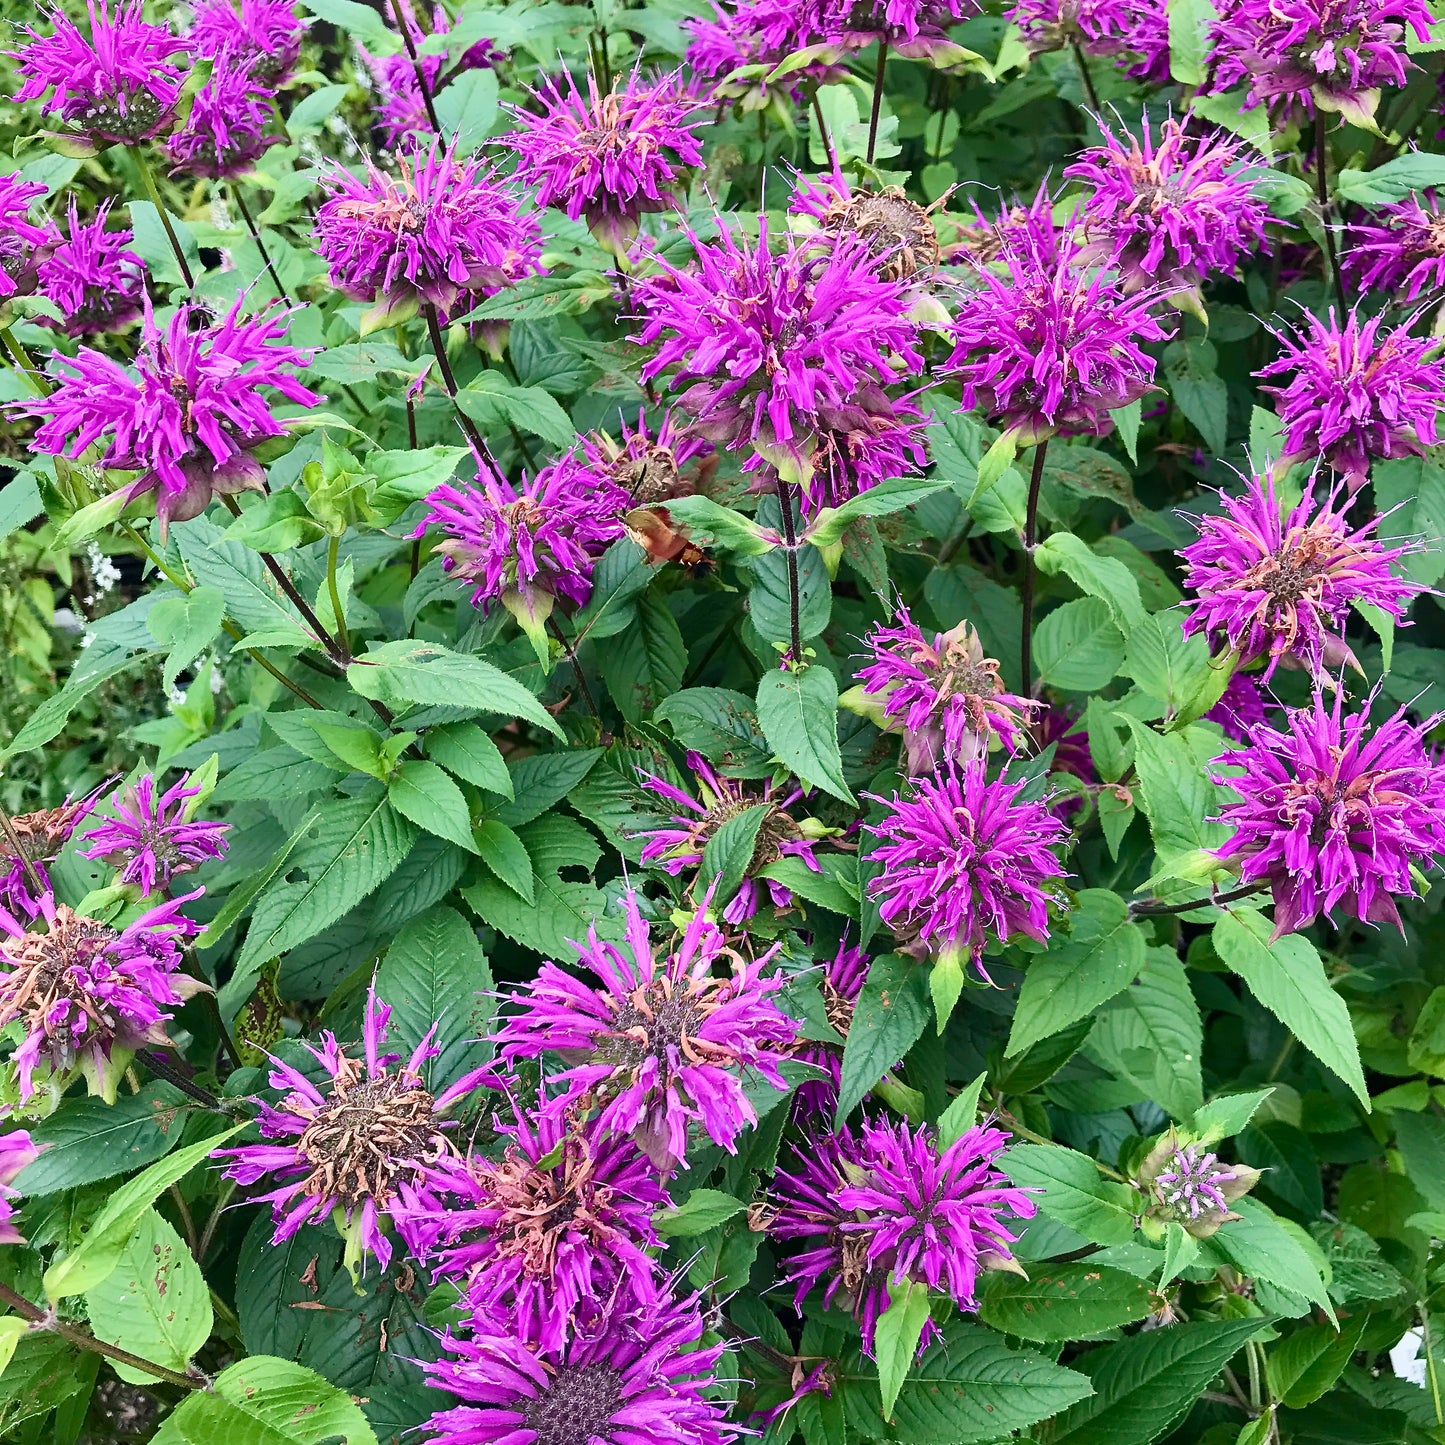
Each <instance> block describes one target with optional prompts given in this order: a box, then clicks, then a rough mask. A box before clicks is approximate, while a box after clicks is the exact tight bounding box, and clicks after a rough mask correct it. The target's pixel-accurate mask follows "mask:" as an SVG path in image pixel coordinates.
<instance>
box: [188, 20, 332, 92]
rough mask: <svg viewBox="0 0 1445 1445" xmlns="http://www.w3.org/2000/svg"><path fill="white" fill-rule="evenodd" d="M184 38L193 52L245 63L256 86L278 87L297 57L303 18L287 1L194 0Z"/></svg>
mask: <svg viewBox="0 0 1445 1445" xmlns="http://www.w3.org/2000/svg"><path fill="white" fill-rule="evenodd" d="M195 15H196V19H195V24H194V25H192V26H191V30H190V34H189V35H187V37H186V39H187V40H188V41H189V43H190V46H191V49H192V50H194V51H195V52H196V54H197V55H200V56H203V57H204V58H205V59H207V60H219V59H220V58H221V57H222V56H223V55H225V56H228V57H230V58H231V59H232V60H233V61H234V62H236V63H238V64H246V63H249V64H250V67H251V74H252V75H253V76H254V77H255V79H256V82H257V83H258V84H260V85H270V86H278V85H280V84H281V83H282V82H283V81H284V80H285V79H286V78H287V77H288V76H289V75H290V73H291V72H292V70H294V69H295V67H296V62H297V60H299V59H300V56H301V37H302V36H303V35H304V34H305V32H306V22H305V21H304V20H301V19H300V18H298V16H297V14H296V8H295V5H294V4H293V3H292V0H239V3H238V0H200V3H198V4H197V5H196V7H195Z"/></svg>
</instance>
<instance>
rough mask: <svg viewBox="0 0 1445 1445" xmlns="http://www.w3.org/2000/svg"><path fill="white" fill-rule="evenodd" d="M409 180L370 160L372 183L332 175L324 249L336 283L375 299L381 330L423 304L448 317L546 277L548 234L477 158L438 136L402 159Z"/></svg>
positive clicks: (320, 236) (321, 233)
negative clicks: (477, 297)
mask: <svg viewBox="0 0 1445 1445" xmlns="http://www.w3.org/2000/svg"><path fill="white" fill-rule="evenodd" d="M397 164H398V168H399V170H400V175H398V176H389V175H385V174H384V173H383V172H381V171H379V170H377V169H376V167H375V166H373V165H372V164H371V163H370V162H368V163H367V169H366V174H365V175H364V176H354V175H352V174H351V172H350V171H347V170H343V169H342V168H341V167H340V166H333V167H332V168H331V169H330V170H329V171H327V172H326V173H325V175H324V176H323V178H322V183H323V185H325V186H326V187H327V189H328V191H329V192H330V196H329V199H327V200H326V201H324V202H323V203H322V205H321V208H320V209H319V210H318V211H317V213H316V249H317V252H318V254H319V255H320V256H321V258H322V260H324V261H325V262H326V264H327V265H328V266H329V267H330V269H331V284H332V285H333V286H337V287H339V288H340V289H341V290H342V291H343V292H344V293H345V294H346V295H348V296H350V297H352V298H353V299H354V300H357V301H375V302H376V303H377V310H378V313H379V314H378V317H377V319H376V324H377V325H378V326H380V325H387V326H390V325H395V324H397V323H398V322H400V321H404V320H406V319H408V317H409V316H410V315H411V314H413V313H414V312H415V309H416V307H417V305H418V303H419V302H422V301H425V302H428V303H429V304H431V305H433V306H435V307H436V308H437V310H438V311H439V312H440V313H441V316H442V318H443V319H444V320H445V319H447V318H448V317H449V316H450V315H451V312H452V309H453V307H454V306H455V305H456V304H457V300H458V298H459V297H462V296H463V295H464V293H468V292H477V293H480V294H482V295H490V294H492V293H493V292H495V291H497V290H499V289H500V288H501V287H503V286H506V285H509V284H510V283H511V282H513V281H517V280H519V279H520V278H521V277H523V276H531V275H535V274H536V273H537V271H538V270H539V267H538V265H537V258H538V256H539V255H540V254H541V250H542V242H541V232H540V229H539V227H538V224H537V218H536V216H534V215H523V214H522V213H520V212H519V211H518V209H517V201H516V198H515V197H514V196H513V195H512V194H511V193H510V192H509V191H508V190H507V189H506V188H505V187H504V186H503V185H502V184H501V183H500V182H499V181H498V180H497V178H496V176H495V174H494V173H493V172H492V171H491V170H490V169H487V168H485V167H484V166H483V163H482V162H481V160H479V159H478V158H477V157H475V156H473V157H471V158H469V159H466V160H463V159H460V158H459V157H458V156H457V155H456V153H455V152H454V151H453V150H452V149H450V148H444V147H443V146H442V144H441V142H440V141H439V140H437V139H436V138H435V137H433V138H432V139H431V140H430V141H427V142H424V143H423V142H420V141H418V142H416V143H415V144H414V145H413V147H412V149H411V151H410V153H409V154H406V155H403V156H400V157H399V158H398V162H397ZM380 313H384V314H380Z"/></svg>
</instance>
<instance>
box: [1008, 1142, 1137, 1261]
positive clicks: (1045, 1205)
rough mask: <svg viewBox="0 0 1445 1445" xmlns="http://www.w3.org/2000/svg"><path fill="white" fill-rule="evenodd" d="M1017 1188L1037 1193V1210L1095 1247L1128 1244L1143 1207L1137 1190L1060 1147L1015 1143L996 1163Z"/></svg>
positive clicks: (1056, 1145)
mask: <svg viewBox="0 0 1445 1445" xmlns="http://www.w3.org/2000/svg"><path fill="white" fill-rule="evenodd" d="M999 1162H1000V1165H1001V1167H1002V1168H1003V1170H1004V1172H1005V1173H1006V1174H1007V1175H1008V1176H1009V1178H1010V1179H1012V1180H1013V1182H1014V1183H1015V1184H1017V1185H1019V1186H1020V1187H1021V1188H1027V1189H1036V1190H1038V1191H1040V1192H1039V1193H1038V1194H1036V1195H1035V1198H1036V1199H1037V1201H1038V1206H1039V1209H1040V1210H1041V1211H1042V1212H1043V1213H1044V1214H1047V1215H1048V1216H1049V1217H1050V1218H1051V1219H1057V1220H1058V1221H1059V1223H1060V1224H1067V1225H1068V1226H1069V1228H1070V1229H1072V1230H1074V1231H1075V1232H1076V1233H1079V1234H1082V1235H1083V1236H1084V1238H1085V1239H1091V1240H1093V1242H1094V1243H1095V1244H1104V1245H1109V1244H1127V1243H1128V1242H1129V1241H1130V1240H1132V1239H1133V1238H1134V1216H1135V1215H1136V1214H1138V1213H1141V1212H1142V1210H1143V1207H1144V1206H1143V1203H1142V1201H1141V1199H1140V1196H1139V1194H1138V1192H1137V1191H1136V1190H1133V1189H1130V1188H1128V1187H1127V1186H1125V1185H1123V1184H1115V1183H1113V1182H1112V1181H1111V1180H1108V1179H1103V1178H1101V1177H1100V1175H1099V1171H1098V1169H1097V1168H1096V1167H1095V1165H1094V1161H1093V1160H1092V1159H1090V1158H1089V1157H1088V1156H1087V1155H1086V1154H1080V1153H1078V1152H1077V1151H1075V1150H1073V1149H1066V1148H1064V1147H1063V1145H1061V1144H1015V1145H1014V1146H1013V1147H1012V1148H1011V1149H1010V1150H1009V1151H1008V1153H1006V1154H1005V1155H1004V1156H1003V1157H1002V1159H1001V1160H1000V1161H999Z"/></svg>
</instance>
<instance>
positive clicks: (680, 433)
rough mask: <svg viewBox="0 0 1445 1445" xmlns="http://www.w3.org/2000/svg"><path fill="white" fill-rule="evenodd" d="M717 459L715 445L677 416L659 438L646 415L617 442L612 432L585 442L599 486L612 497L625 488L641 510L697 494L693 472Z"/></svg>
mask: <svg viewBox="0 0 1445 1445" xmlns="http://www.w3.org/2000/svg"><path fill="white" fill-rule="evenodd" d="M711 453H712V444H711V443H710V442H706V441H704V440H703V439H702V438H701V437H698V436H693V435H692V433H691V432H690V431H689V430H688V428H687V423H686V421H685V420H683V419H682V418H679V417H678V416H677V415H676V414H675V413H673V412H665V413H664V414H663V418H662V420H661V422H659V423H658V426H657V434H656V435H655V436H654V435H653V433H652V432H651V431H650V430H649V429H648V425H647V416H646V413H645V412H638V414H637V425H636V426H635V427H628V426H627V425H626V424H624V425H623V426H622V428H621V434H620V435H619V436H618V437H617V438H616V439H615V440H614V439H613V438H612V437H611V436H609V435H608V434H607V433H606V432H591V433H589V434H588V435H587V436H584V437H583V438H582V455H583V457H584V458H585V459H586V463H587V466H588V468H589V469H590V470H591V471H592V472H593V473H594V474H595V476H596V481H595V482H594V485H595V486H597V487H598V488H599V491H600V492H601V493H602V494H603V495H608V496H610V495H611V494H612V491H613V489H616V488H620V489H621V490H622V491H623V492H624V493H625V494H626V495H627V496H628V497H630V498H631V500H632V503H633V505H634V506H637V507H655V506H657V505H659V504H660V503H663V502H670V501H671V500H672V499H673V498H674V497H681V496H687V495H690V494H692V493H693V492H694V491H696V485H695V480H694V479H693V478H691V477H689V476H688V475H687V471H688V468H690V467H691V466H692V465H693V463H695V462H701V461H702V460H703V459H704V458H705V457H708V456H710V455H711Z"/></svg>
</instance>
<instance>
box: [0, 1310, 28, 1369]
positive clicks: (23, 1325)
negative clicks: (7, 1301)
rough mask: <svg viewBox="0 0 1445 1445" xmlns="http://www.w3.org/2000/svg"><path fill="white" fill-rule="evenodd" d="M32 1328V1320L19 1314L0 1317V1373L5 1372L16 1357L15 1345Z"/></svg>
mask: <svg viewBox="0 0 1445 1445" xmlns="http://www.w3.org/2000/svg"><path fill="white" fill-rule="evenodd" d="M29 1328H30V1322H29V1321H28V1320H23V1319H21V1318H20V1316H19V1315H6V1316H5V1318H4V1319H0V1375H3V1374H4V1373H5V1370H6V1368H7V1367H8V1366H9V1364H10V1361H11V1360H13V1359H14V1358H15V1347H16V1345H18V1344H19V1343H20V1341H21V1339H22V1338H23V1337H24V1335H25V1333H26V1331H27V1330H29Z"/></svg>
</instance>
